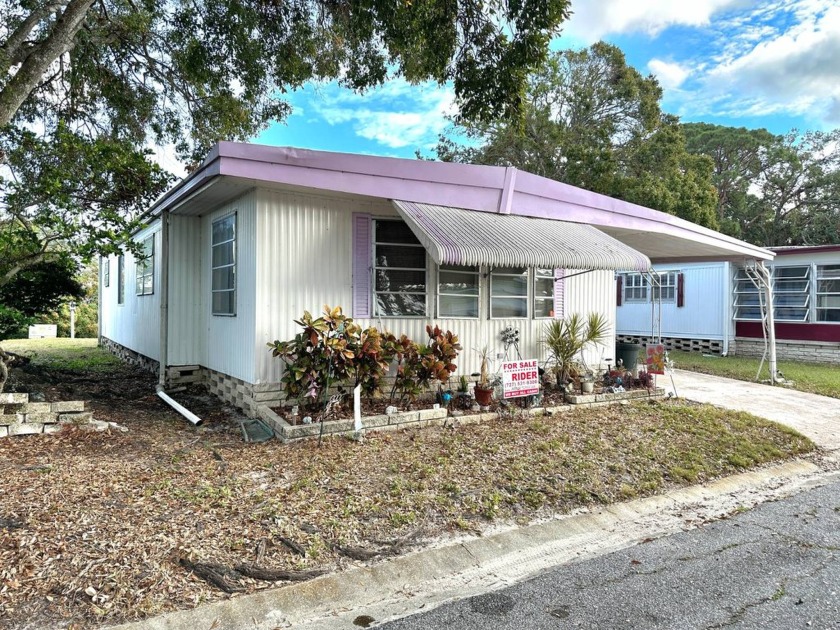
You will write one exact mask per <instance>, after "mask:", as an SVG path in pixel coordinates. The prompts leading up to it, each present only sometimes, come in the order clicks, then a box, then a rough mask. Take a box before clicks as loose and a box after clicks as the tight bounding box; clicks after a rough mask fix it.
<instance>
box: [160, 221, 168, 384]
mask: <svg viewBox="0 0 840 630" xmlns="http://www.w3.org/2000/svg"><path fill="white" fill-rule="evenodd" d="M168 350H169V210H164V211H163V212H161V214H160V350H159V351H158V359H159V360H160V376H159V378H158V385H159V387H160V388H161V389H163V388H164V387H166V365H167V363H168V362H169V352H168Z"/></svg>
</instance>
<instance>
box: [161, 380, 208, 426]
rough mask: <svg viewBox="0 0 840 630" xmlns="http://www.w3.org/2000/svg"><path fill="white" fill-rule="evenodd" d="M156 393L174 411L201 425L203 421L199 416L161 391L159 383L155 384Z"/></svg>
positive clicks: (196, 424)
mask: <svg viewBox="0 0 840 630" xmlns="http://www.w3.org/2000/svg"><path fill="white" fill-rule="evenodd" d="M156 390H157V395H158V396H160V398H161V399H162V400H164V401H165V402H166V403H167V404H168V405H169V406H170V407H172V408H173V409H174V410H175V411H177V412H178V413H180V414H181V415H182V416H184V417H185V418H186V419H187V420H189V421H190V422H192V423H193V424H194V425H195V426H199V425H201V423H202V422H204V421H203V420H202V419H201V418H199V417H198V416H197V415H195V414H194V413H193V412H192V411H190V410H189V409H187V408H186V407H184V406H183V405H182V404H180V403H178V402H177V401H175V400H174V399H173V398H172V397H171V396H170V395H169V394H167V393H166V392H165V391H163V387H161V386H160V385H158V386H157V388H156Z"/></svg>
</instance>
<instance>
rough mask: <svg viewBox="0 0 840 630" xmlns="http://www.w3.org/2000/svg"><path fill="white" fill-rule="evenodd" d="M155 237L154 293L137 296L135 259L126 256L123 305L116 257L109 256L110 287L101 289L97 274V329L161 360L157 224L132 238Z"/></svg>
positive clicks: (136, 350) (158, 228)
mask: <svg viewBox="0 0 840 630" xmlns="http://www.w3.org/2000/svg"><path fill="white" fill-rule="evenodd" d="M152 234H154V235H155V269H154V277H155V279H154V293H153V294H152V295H137V291H136V284H135V281H136V278H137V275H136V264H135V260H134V256H132V255H131V254H129V253H126V254H125V302H124V303H123V304H117V283H118V279H117V278H118V263H117V256H111V257H110V258H109V259H110V269H111V282H110V286H108V287H105V286H103V280H102V274H101V272H100V277H99V282H100V287H99V289H100V291H99V299H100V300H101V302H102V322H101V323H100V330H101V334H102V336H103V337H107V338H108V339H111V340H113V341H116V342H117V343H119V344H121V345H123V346H125V347H126V348H131V349H132V350H134V351H135V352H139V353H140V354H143V355H145V356H147V357H151V358H152V359H158V358H160V248H161V242H160V241H161V238H160V221H155V222H154V223H152V225H150V226H149V227H148V228H146V229H145V230H143V231H142V232H139V233H138V234H137V236H135V239H134V240H136V241H143V240H145V239H146V238H148V237H149V236H150V235H152Z"/></svg>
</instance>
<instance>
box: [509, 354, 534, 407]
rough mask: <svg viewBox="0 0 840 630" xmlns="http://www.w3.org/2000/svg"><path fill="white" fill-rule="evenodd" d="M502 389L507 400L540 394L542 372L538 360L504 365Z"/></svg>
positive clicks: (511, 362)
mask: <svg viewBox="0 0 840 630" xmlns="http://www.w3.org/2000/svg"><path fill="white" fill-rule="evenodd" d="M502 388H503V390H504V395H505V398H519V397H521V396H532V395H533V394H539V393H540V371H539V369H538V368H537V360H536V359H526V360H524V361H508V362H506V363H502Z"/></svg>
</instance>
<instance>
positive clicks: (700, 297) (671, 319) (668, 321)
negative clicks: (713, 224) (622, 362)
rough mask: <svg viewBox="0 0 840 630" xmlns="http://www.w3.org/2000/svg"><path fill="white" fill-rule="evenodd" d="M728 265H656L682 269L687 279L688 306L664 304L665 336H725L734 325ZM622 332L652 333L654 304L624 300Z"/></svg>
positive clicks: (663, 268)
mask: <svg viewBox="0 0 840 630" xmlns="http://www.w3.org/2000/svg"><path fill="white" fill-rule="evenodd" d="M727 268H728V265H727V264H726V263H723V262H716V263H692V264H685V265H682V266H680V265H654V269H656V270H657V271H680V272H682V273H683V277H684V279H685V291H684V295H685V306H683V307H680V308H677V305H676V302H671V303H663V304H662V336H663V337H677V338H686V339H693V338H696V339H723V338H724V335H725V332H726V330H727V327H728V326H729V325H730V322H729V319H730V316H729V313H728V306H727V305H728V291H729V279H728V277H727V276H728V272H727ZM617 311H618V332H619V333H620V334H625V335H650V332H651V325H650V322H651V305H650V302H649V301H648V302H646V303H632V302H624V304H623V305H622V306H620V307H619V308H618V309H617Z"/></svg>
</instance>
